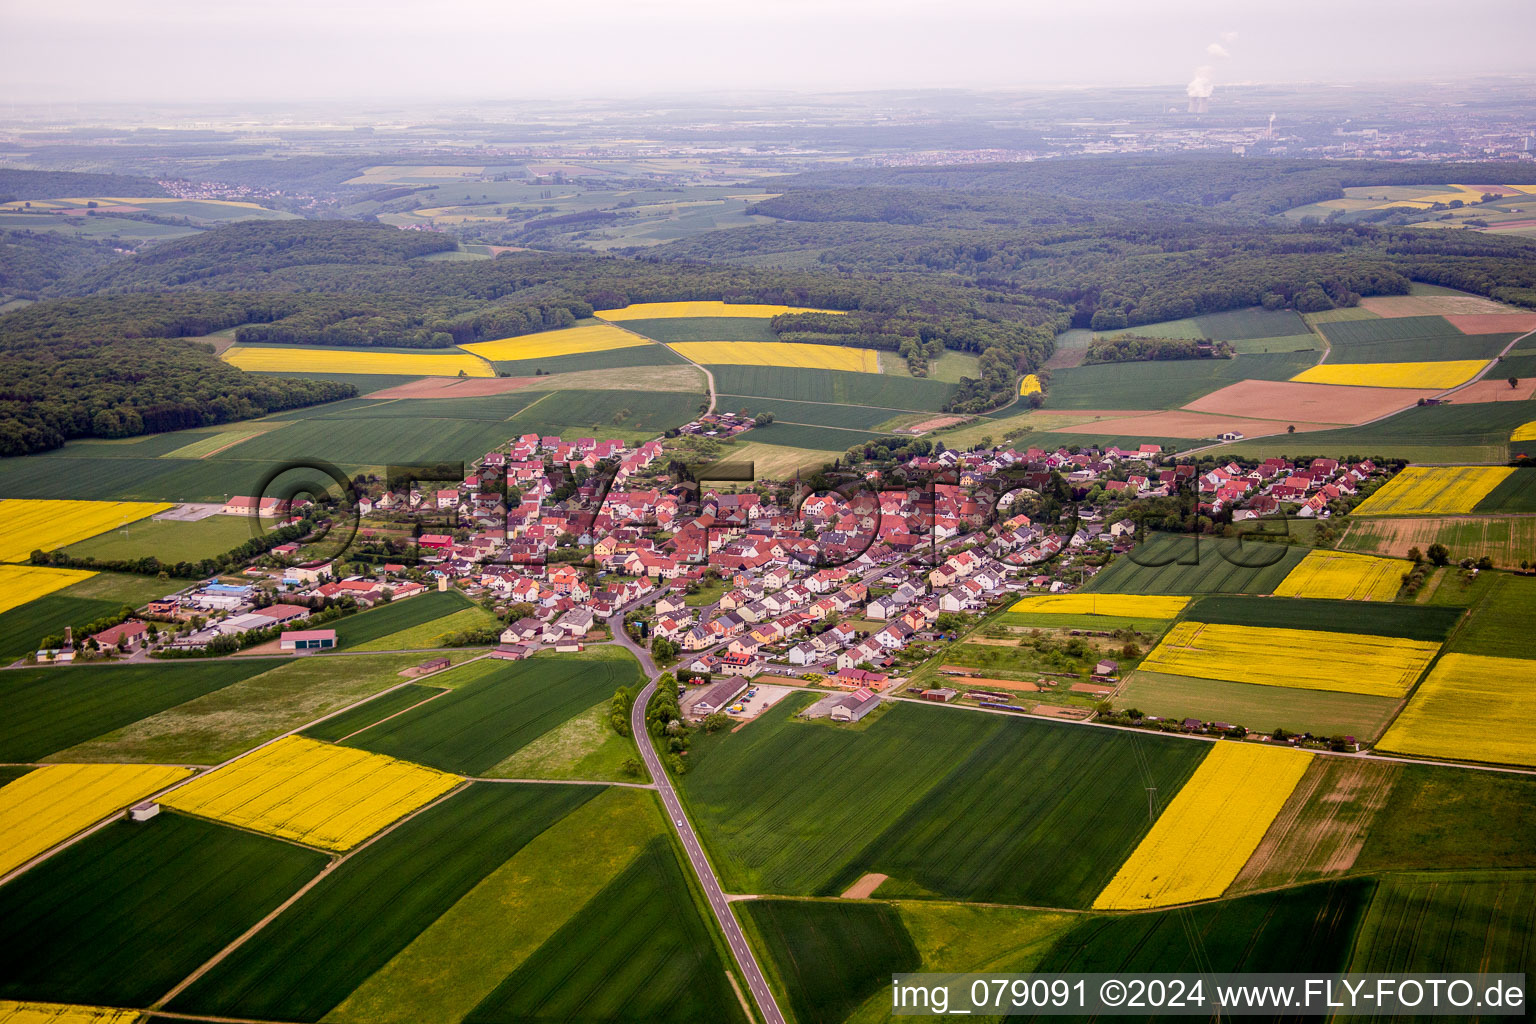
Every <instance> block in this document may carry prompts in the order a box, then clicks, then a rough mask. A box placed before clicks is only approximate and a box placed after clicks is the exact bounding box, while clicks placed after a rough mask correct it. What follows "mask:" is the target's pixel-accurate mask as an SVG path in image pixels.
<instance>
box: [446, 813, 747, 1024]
mask: <svg viewBox="0 0 1536 1024" xmlns="http://www.w3.org/2000/svg"><path fill="white" fill-rule="evenodd" d="M513 1020H603V1021H636V1022H640V1021H659V1020H665V1021H677V1022H680V1024H682V1022H699V1024H714V1022H728V1021H744V1020H745V1016H744V1015H743V1013H742V1010H741V1003H740V1001H739V1000H738V999H737V997H736V994H735V993H734V992H733V991H732V988H731V983H730V982H729V981H727V980H726V977H725V969H724V964H723V963H722V961H721V959H720V954H719V952H718V950H717V948H716V946H715V944H714V942H713V941H712V939H711V935H710V930H709V927H708V926H707V925H706V924H705V922H704V920H703V919H702V918H701V917H700V915H699V911H698V909H697V908H696V906H695V905H694V901H693V896H692V887H691V885H690V884H689V881H688V879H687V878H686V877H685V876H684V875H683V869H682V866H681V865H680V864H679V863H678V854H677V853H676V852H674V851H673V848H672V844H671V842H670V841H669V840H667V839H661V838H658V839H653V840H652V841H651V842H650V843H649V844H647V846H646V847H645V850H644V852H643V853H641V855H640V856H639V857H637V858H636V859H635V862H634V863H633V864H632V865H630V867H629V868H628V869H627V870H626V871H625V872H624V873H623V874H621V875H620V876H619V877H617V878H615V879H614V880H613V881H612V882H610V883H609V884H608V886H607V887H606V888H604V889H603V891H602V892H600V893H598V894H597V895H596V896H595V897H593V899H592V900H591V902H589V903H588V904H587V905H586V906H585V907H584V908H582V909H581V910H580V911H579V912H578V913H577V914H576V915H575V916H574V917H572V918H571V919H570V920H569V921H567V922H566V923H565V924H564V925H563V926H562V927H561V928H560V930H559V931H557V932H556V933H555V934H554V935H553V936H551V937H550V939H549V940H548V941H547V942H545V943H544V944H543V945H542V946H540V947H539V948H538V949H537V950H536V951H535V952H534V953H533V955H531V956H530V957H529V958H528V959H527V960H526V961H525V962H524V963H523V964H522V966H520V967H519V968H518V969H517V970H516V971H514V972H513V973H512V974H511V975H510V976H509V977H507V978H506V980H504V981H503V982H502V983H501V984H500V985H499V986H497V988H496V990H495V991H493V992H492V993H491V994H490V995H488V996H486V997H485V999H484V1000H482V1001H481V1002H480V1004H479V1005H478V1006H476V1007H475V1008H474V1009H473V1010H472V1011H470V1013H469V1015H468V1016H467V1017H465V1018H464V1021H465V1024H502V1022H505V1021H513Z"/></svg>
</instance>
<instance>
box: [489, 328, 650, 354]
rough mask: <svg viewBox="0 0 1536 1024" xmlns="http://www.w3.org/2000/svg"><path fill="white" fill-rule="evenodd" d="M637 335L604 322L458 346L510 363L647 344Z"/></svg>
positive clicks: (647, 343)
mask: <svg viewBox="0 0 1536 1024" xmlns="http://www.w3.org/2000/svg"><path fill="white" fill-rule="evenodd" d="M649 344H651V343H650V342H648V341H646V340H645V339H644V338H642V337H640V336H639V335H636V334H633V333H631V332H629V331H626V330H622V329H620V328H618V327H613V326H610V325H608V324H593V325H591V326H588V327H568V328H566V329H565V330H563V331H547V332H545V333H543V334H523V335H519V336H518V337H515V338H501V339H499V340H497V341H477V342H471V343H470V344H467V345H461V346H459V347H460V348H462V349H464V351H466V352H470V353H472V354H474V355H477V356H479V357H480V358H481V359H489V360H490V361H491V362H493V363H495V362H514V361H516V360H519V359H550V358H553V357H556V356H574V355H582V354H584V353H587V352H607V351H609V350H611V349H616V348H633V347H635V346H638V345H649Z"/></svg>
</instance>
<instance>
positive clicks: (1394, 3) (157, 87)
mask: <svg viewBox="0 0 1536 1024" xmlns="http://www.w3.org/2000/svg"><path fill="white" fill-rule="evenodd" d="M1533 42H1536V3H1533V2H1532V0H1505V2H1502V3H1493V2H1487V0H1456V2H1448V0H1278V2H1277V0H1225V2H1216V0H1050V2H1041V0H943V2H937V3H936V2H934V0H751V2H742V0H578V2H571V0H564V2H562V0H539V2H537V3H528V2H525V0H502V2H497V0H413V2H409V3H406V2H401V0H149V2H145V0H138V2H134V0H0V97H3V99H4V100H5V101H6V102H13V103H35V102H48V101H51V100H63V101H112V100H120V101H138V100H173V99H184V100H215V101H219V100H297V99H317V100H328V99H344V100H368V99H379V100H391V101H393V100H399V99H405V98H416V99H422V100H432V99H464V98H477V97H478V98H485V99H519V98H521V99H532V98H537V97H539V96H571V95H593V96H619V95H632V94H633V95H651V94H655V93H661V92H677V91H680V90H686V91H689V92H700V93H704V94H706V95H707V94H710V93H714V92H718V91H720V90H729V89H758V88H766V89H792V90H806V91H811V90H823V89H840V90H841V89H864V88H867V89H883V88H890V87H929V86H958V87H974V88H1005V87H1009V86H1040V85H1095V84H1106V85H1118V84H1147V85H1178V86H1180V87H1182V86H1183V85H1184V84H1185V83H1187V82H1189V81H1191V80H1192V79H1195V78H1196V77H1197V76H1199V75H1200V74H1201V71H1200V69H1202V68H1205V69H1208V70H1207V71H1206V72H1204V75H1205V77H1206V78H1208V79H1210V80H1211V81H1212V82H1213V83H1214V85H1215V87H1217V88H1220V86H1221V85H1222V84H1223V83H1228V82H1254V81H1303V80H1309V81H1337V82H1348V81H1358V80H1361V79H1382V78H1395V79H1403V78H1443V77H1452V76H1457V77H1459V76H1464V75H1470V74H1476V73H1480V72H1489V73H1504V72H1517V71H1527V72H1528V71H1530V70H1531V65H1532V56H1531V55H1532V52H1533V49H1532V44H1533Z"/></svg>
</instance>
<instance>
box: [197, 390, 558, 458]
mask: <svg viewBox="0 0 1536 1024" xmlns="http://www.w3.org/2000/svg"><path fill="white" fill-rule="evenodd" d="M514 394H516V395H517V397H518V398H519V399H520V400H522V401H523V402H524V403H531V402H533V401H534V400H535V398H536V397H538V396H537V395H536V394H530V393H523V392H514ZM412 405H414V403H412V402H405V401H402V402H396V403H394V404H392V405H389V406H384V407H382V408H381V409H380V410H379V413H378V414H376V415H374V416H364V415H340V416H328V417H321V416H316V417H312V418H309V419H302V420H295V421H293V422H291V423H289V424H287V425H286V426H282V427H277V428H276V429H273V430H269V431H267V432H266V433H264V434H258V435H257V436H255V437H253V438H251V439H250V440H249V441H243V442H241V443H240V444H238V445H236V446H235V447H233V448H230V449H229V450H228V451H226V452H221V453H220V454H218V455H214V456H212V457H210V458H208V459H203V460H198V464H200V465H207V464H208V463H210V462H230V461H234V462H240V463H244V464H246V465H250V466H252V467H253V469H252V474H253V475H255V473H256V471H255V468H254V467H255V466H257V465H260V467H261V468H262V469H263V470H264V469H266V468H267V467H270V466H272V465H277V464H280V463H282V462H284V461H285V460H289V459H310V458H321V459H325V460H326V461H327V462H334V463H343V464H346V465H386V464H394V465H398V464H403V463H409V462H439V461H444V460H449V459H463V460H465V461H468V460H470V459H476V458H479V457H480V456H481V455H484V454H485V453H486V452H488V451H490V450H491V449H492V448H494V447H496V446H497V445H498V444H504V443H506V441H507V438H508V437H510V436H513V435H514V434H515V433H516V431H509V430H508V428H507V423H506V421H505V420H500V421H497V420H478V419H462V420H461V419H450V418H437V419H434V418H430V417H427V416H423V415H418V414H416V413H414V412H413V411H412V408H411V407H412ZM385 411H388V412H389V413H390V414H389V415H384V412H385ZM508 412H509V414H510V412H511V410H508ZM263 422H271V421H263Z"/></svg>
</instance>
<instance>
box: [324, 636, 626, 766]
mask: <svg viewBox="0 0 1536 1024" xmlns="http://www.w3.org/2000/svg"><path fill="white" fill-rule="evenodd" d="M466 674H472V675H469V676H468V677H467V678H468V681H465V678H466ZM456 677H457V678H456ZM638 681H639V665H638V663H636V662H635V661H634V660H632V659H630V658H628V657H625V658H624V659H623V660H619V659H617V658H607V659H602V660H598V659H586V658H571V657H565V658H535V659H532V660H529V661H522V662H478V663H476V664H475V665H474V666H471V667H469V668H463V669H455V670H454V671H452V672H449V673H446V674H445V675H443V676H439V677H438V685H441V686H452V687H454V691H453V692H452V693H450V694H447V695H446V696H443V697H440V698H438V699H437V700H434V701H432V702H431V703H430V704H425V705H423V706H421V707H419V708H417V709H416V710H414V711H409V712H407V713H406V714H403V715H400V716H399V717H397V718H392V719H390V720H389V721H387V722H383V723H381V724H379V725H377V726H375V727H373V728H371V729H367V730H365V731H363V732H361V733H358V734H357V735H356V736H354V737H352V738H351V739H350V740H348V741H347V743H348V745H349V746H354V747H360V748H363V749H365V750H371V751H374V752H376V753H380V754H388V755H391V756H393V757H398V758H402V759H405V760H409V761H416V762H419V763H421V764H428V765H433V766H435V767H438V768H442V769H443V770H445V771H452V772H459V773H461V774H464V775H472V776H473V775H483V774H485V773H487V772H489V771H492V770H494V769H495V768H496V766H497V765H498V764H499V763H500V762H501V761H502V760H504V759H505V758H507V757H510V756H511V755H513V754H515V753H516V752H517V751H518V750H520V749H522V748H523V747H524V746H526V745H528V744H529V743H531V742H533V741H534V740H535V739H537V738H538V737H540V736H542V735H544V734H545V733H547V732H549V731H550V730H551V729H554V728H557V727H558V726H560V725H561V724H563V723H564V722H566V721H567V720H569V719H570V718H572V717H573V716H575V715H577V714H579V713H581V712H583V711H586V710H587V709H588V708H590V707H592V706H593V705H594V704H596V703H597V702H598V701H599V700H602V699H604V698H607V697H612V696H613V692H614V691H615V690H617V689H618V688H619V687H621V686H630V685H636V684H637V683H638Z"/></svg>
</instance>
